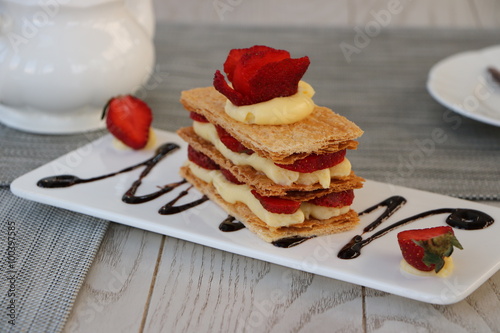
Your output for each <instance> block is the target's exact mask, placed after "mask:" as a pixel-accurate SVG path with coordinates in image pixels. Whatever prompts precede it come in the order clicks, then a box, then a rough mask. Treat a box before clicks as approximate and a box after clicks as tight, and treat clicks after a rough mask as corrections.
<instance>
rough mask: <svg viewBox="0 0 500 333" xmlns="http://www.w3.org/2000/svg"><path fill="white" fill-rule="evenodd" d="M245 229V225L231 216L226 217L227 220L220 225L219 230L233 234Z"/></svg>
mask: <svg viewBox="0 0 500 333" xmlns="http://www.w3.org/2000/svg"><path fill="white" fill-rule="evenodd" d="M244 228H245V225H244V224H243V223H241V222H240V221H236V218H235V217H234V216H231V215H229V216H228V217H226V219H225V220H224V221H222V222H221V224H219V230H220V231H223V232H233V231H238V230H241V229H244Z"/></svg>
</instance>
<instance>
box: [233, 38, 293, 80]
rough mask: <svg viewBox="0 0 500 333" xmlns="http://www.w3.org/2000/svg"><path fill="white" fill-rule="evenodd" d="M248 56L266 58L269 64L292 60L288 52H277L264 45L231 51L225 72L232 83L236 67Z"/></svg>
mask: <svg viewBox="0 0 500 333" xmlns="http://www.w3.org/2000/svg"><path fill="white" fill-rule="evenodd" d="M246 55H250V56H255V57H256V58H263V57H264V56H266V58H268V59H269V60H268V62H271V61H280V60H282V59H286V58H290V53H289V52H288V51H285V50H276V49H273V48H271V47H268V46H264V45H254V46H252V47H250V48H246V49H232V50H231V51H229V54H228V56H227V59H226V62H224V72H225V73H226V75H227V79H228V80H229V81H230V82H233V75H234V72H235V70H236V67H237V66H238V64H239V63H240V62H241V59H242V57H244V56H246Z"/></svg>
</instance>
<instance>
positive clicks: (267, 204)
mask: <svg viewBox="0 0 500 333" xmlns="http://www.w3.org/2000/svg"><path fill="white" fill-rule="evenodd" d="M252 194H253V195H254V197H255V198H257V200H259V201H260V203H261V205H262V207H264V208H265V209H266V210H267V211H269V212H271V213H275V214H293V213H295V212H296V211H298V210H299V208H300V201H294V200H289V199H283V198H279V197H265V196H262V195H260V194H258V193H257V191H255V190H252Z"/></svg>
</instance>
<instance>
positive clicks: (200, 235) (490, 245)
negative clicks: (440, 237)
mask: <svg viewBox="0 0 500 333" xmlns="http://www.w3.org/2000/svg"><path fill="white" fill-rule="evenodd" d="M156 133H157V136H158V143H165V142H174V143H177V144H179V145H180V146H181V149H180V150H176V151H174V152H172V153H171V154H170V155H169V156H167V157H166V158H165V159H163V160H162V161H161V162H160V163H159V164H158V165H157V166H156V167H155V168H154V169H153V171H152V172H151V173H150V174H149V175H148V176H147V177H146V178H144V180H143V184H142V185H141V187H140V188H139V190H138V193H137V194H145V193H150V192H153V191H155V190H157V189H158V186H162V185H166V184H169V183H173V182H178V181H180V180H181V177H180V176H179V175H178V170H179V167H180V166H181V165H182V164H183V163H184V161H185V160H186V155H187V154H186V144H185V143H184V142H183V141H182V140H181V139H180V138H179V137H178V136H177V135H176V134H174V133H169V132H164V131H159V130H157V131H156ZM153 154H154V151H152V150H143V151H131V150H118V149H116V148H114V147H113V144H112V137H111V136H109V135H107V136H104V137H103V138H101V139H99V140H97V141H94V142H92V143H89V144H87V145H86V146H83V147H81V148H79V149H77V150H75V151H73V152H70V153H68V154H66V155H64V156H61V157H60V158H58V159H56V160H54V161H52V162H50V163H48V164H46V165H43V166H42V167H40V168H38V169H36V170H33V171H31V172H29V173H27V174H25V175H23V176H21V177H20V178H18V179H16V180H15V181H14V182H13V183H12V185H11V190H12V192H13V193H14V194H16V195H18V196H20V197H24V198H26V199H29V200H34V201H37V202H41V203H44V204H48V205H52V206H56V207H60V208H64V209H68V210H72V211H76V212H79V213H83V214H88V215H92V216H95V217H99V218H103V219H107V220H110V221H113V222H117V223H121V224H125V225H129V226H133V227H136V228H141V229H145V230H149V231H152V232H156V233H160V234H164V235H167V236H171V237H176V238H180V239H184V240H187V241H191V242H194V243H198V244H202V245H206V246H210V247H213V248H217V249H221V250H224V251H228V252H232V253H236V254H240V255H244V256H248V257H252V258H256V259H260V260H264V261H268V262H271V263H275V264H279V265H283V266H287V267H290V268H294V269H298V270H303V271H307V272H311V273H314V274H319V275H323V276H327V277H330V278H334V279H339V280H343V281H348V282H351V283H355V284H359V285H363V286H366V287H370V288H374V289H378V290H382V291H385V292H389V293H393V294H396V295H400V296H404V297H408V298H412V299H416V300H419V301H423V302H428V303H434V304H451V303H455V302H458V301H460V300H462V299H463V298H465V297H466V296H468V295H469V294H470V293H472V292H473V291H474V290H476V289H477V288H478V287H479V286H480V285H481V284H482V283H484V282H485V281H486V280H487V279H489V278H490V277H491V276H492V275H493V274H495V273H496V272H497V271H498V269H499V268H500V242H498V239H499V238H500V222H497V223H494V224H493V225H491V226H490V227H489V228H487V229H482V230H475V231H465V230H455V234H456V235H457V238H458V239H459V240H460V242H461V243H462V245H463V247H464V250H462V251H460V250H456V251H455V252H454V253H453V259H454V263H455V270H454V272H453V274H452V275H451V276H449V277H447V278H439V277H417V276H410V275H408V274H405V273H402V272H401V271H400V268H399V262H400V260H401V253H400V250H399V246H398V244H397V240H396V235H397V232H399V231H401V230H405V229H416V228H427V227H433V226H440V225H445V218H446V216H445V215H434V216H431V217H428V218H425V219H422V220H418V221H415V222H413V223H411V224H409V225H406V226H404V227H400V228H399V229H397V230H395V231H392V232H390V233H389V234H387V235H385V236H383V237H382V238H380V239H377V240H375V241H373V242H372V243H371V244H369V245H368V246H366V247H365V248H363V250H362V254H361V256H360V257H358V258H356V259H351V260H342V259H339V258H337V253H338V251H339V250H340V248H342V246H343V245H345V244H346V243H347V242H348V241H349V240H350V239H351V238H352V237H353V236H354V235H356V234H360V233H361V230H362V228H363V227H364V226H366V225H367V224H368V223H370V222H372V221H373V220H374V219H375V218H376V217H378V215H380V213H381V212H382V210H381V209H380V210H377V211H375V212H373V213H371V214H368V215H366V216H363V217H362V218H361V223H360V226H359V227H358V228H356V229H355V230H353V231H351V232H346V233H342V234H337V235H331V236H323V237H317V238H313V239H310V240H308V241H306V242H304V243H302V244H300V245H297V246H295V247H292V248H278V247H275V246H273V245H271V244H268V243H266V242H264V241H262V240H260V239H259V238H258V237H257V236H255V235H254V234H252V233H251V232H250V231H248V230H247V229H243V230H239V231H236V232H221V231H220V230H219V228H218V227H219V224H220V222H222V220H223V219H224V218H226V217H227V214H226V213H225V212H224V211H223V210H222V209H220V208H219V207H218V206H217V205H216V204H214V203H212V202H210V201H208V202H205V203H203V204H201V205H199V206H196V207H194V208H191V209H189V210H187V211H185V212H183V213H180V214H176V215H160V214H158V209H159V208H160V207H162V206H163V205H164V204H165V203H167V202H168V201H170V200H171V199H173V198H175V197H176V196H177V195H178V194H179V193H180V191H183V190H185V189H187V187H188V184H185V185H182V186H180V187H179V188H176V189H174V190H173V191H172V192H170V193H167V194H165V195H163V196H161V197H159V198H157V199H155V200H153V201H150V202H148V203H144V204H136V205H131V204H126V203H123V202H122V201H121V197H122V195H123V193H124V192H125V191H126V190H127V189H128V188H129V187H130V185H131V184H132V183H133V182H134V181H135V180H136V179H137V178H138V176H139V174H140V173H141V171H142V170H143V168H139V169H137V170H134V171H132V172H129V173H124V174H119V175H117V176H114V177H111V178H108V179H105V180H101V181H96V182H91V183H86V184H78V185H75V186H72V187H68V188H59V189H44V188H40V187H38V186H37V185H36V184H37V181H38V180H40V179H41V178H44V177H48V176H53V175H60V174H73V175H76V176H78V177H80V178H91V177H95V176H99V175H102V174H106V173H110V172H115V171H118V170H121V169H123V168H125V167H127V166H131V165H134V164H137V163H140V162H142V161H144V160H147V159H149V158H150V157H151V156H152V155H153ZM355 193H356V199H355V203H354V204H353V206H352V207H353V209H355V210H356V211H362V210H364V209H366V208H368V207H370V206H372V205H375V204H378V203H379V202H381V201H383V200H384V199H387V198H389V197H390V196H393V195H400V196H403V197H405V198H406V199H407V204H406V205H404V206H403V207H402V208H401V209H399V210H398V211H397V212H396V213H395V214H394V215H393V216H392V217H390V218H389V220H388V221H386V222H385V223H384V225H389V224H392V222H396V221H399V220H401V219H403V218H406V217H410V216H413V215H415V214H418V213H421V212H424V211H427V210H431V209H436V208H445V207H446V208H471V209H477V210H480V211H483V212H485V213H487V214H489V215H491V216H492V217H493V218H494V219H495V220H499V219H500V209H499V208H497V207H491V206H487V205H482V204H478V203H475V202H469V201H465V200H459V199H455V198H451V197H447V196H443V195H437V194H433V193H428V192H423V191H418V190H413V189H408V188H403V187H398V186H393V185H389V184H384V183H378V182H374V181H367V182H366V183H365V186H364V187H363V188H362V189H360V190H356V192H355ZM200 197H201V194H200V193H199V192H198V191H196V190H194V189H192V190H190V191H189V194H188V195H187V196H186V197H183V198H182V199H181V200H180V201H179V202H178V204H182V203H187V202H191V201H194V200H196V199H198V198H200ZM370 234H371V233H369V234H367V235H366V236H369V235H370Z"/></svg>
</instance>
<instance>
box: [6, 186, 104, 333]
mask: <svg viewBox="0 0 500 333" xmlns="http://www.w3.org/2000/svg"><path fill="white" fill-rule="evenodd" d="M0 202H1V205H2V209H1V211H0V225H1V230H0V248H1V249H2V252H1V261H0V272H1V274H0V275H1V279H2V283H1V284H0V291H1V293H0V295H1V301H0V304H1V305H0V308H1V309H2V310H1V318H2V319H1V320H0V332H58V331H60V330H62V328H63V327H64V323H65V321H66V319H67V316H68V315H69V311H70V309H71V306H72V304H73V301H74V300H75V297H76V295H77V293H78V290H79V288H80V286H81V284H82V282H83V280H84V278H85V275H86V273H87V271H88V268H89V267H90V265H91V263H92V260H93V258H94V256H95V254H96V252H97V250H98V248H99V244H100V242H101V240H102V237H103V235H104V233H105V232H106V229H107V226H108V223H107V222H106V221H103V220H100V219H96V218H92V217H89V216H85V215H81V214H77V213H72V212H68V211H65V210H62V209H58V208H54V207H50V206H46V205H42V204H38V203H35V202H32V201H27V200H24V199H21V198H18V197H15V196H13V195H12V194H11V193H10V191H9V190H8V189H7V188H2V189H0Z"/></svg>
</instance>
